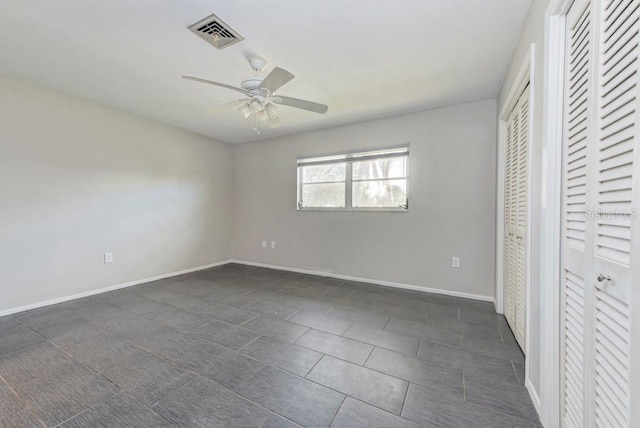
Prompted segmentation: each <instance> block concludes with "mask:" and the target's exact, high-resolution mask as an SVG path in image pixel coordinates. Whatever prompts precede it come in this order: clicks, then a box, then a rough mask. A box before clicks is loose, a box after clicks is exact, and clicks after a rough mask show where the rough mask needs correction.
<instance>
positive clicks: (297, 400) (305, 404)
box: [0, 265, 538, 428]
mask: <svg viewBox="0 0 640 428" xmlns="http://www.w3.org/2000/svg"><path fill="white" fill-rule="evenodd" d="M523 372H524V359H523V356H522V353H521V352H520V350H519V348H518V346H517V345H516V343H515V340H514V338H513V336H512V335H511V333H510V330H509V329H508V327H507V325H506V323H505V320H504V318H503V317H502V316H499V315H496V314H495V313H494V312H493V306H492V305H491V304H489V303H482V302H476V301H470V300H464V299H456V298H451V297H445V296H440V295H433V294H427V293H419V292H411V291H404V290H398V289H391V288H384V287H380V286H377V285H371V284H364V283H355V282H347V281H339V280H334V279H328V278H322V277H314V276H307V275H301V274H294V273H288V272H280V271H274V270H268V269H261V268H254V267H247V266H241V265H226V266H223V267H219V268H215V269H210V270H207V271H201V272H197V273H193V274H189V275H183V276H180V277H175V278H171V279H165V280H161V281H156V282H153V283H148V284H144V285H140V286H136V287H131V288H127V289H123V290H119V291H115V292H111V293H106V294H101V295H97V296H93V297H89V298H84V299H79V300H74V301H70V302H66V303H62V304H59V305H54V306H48V307H46V308H41V309H36V310H33V311H29V312H23V313H20V314H16V315H14V316H8V317H3V318H0V426H1V427H10V426H16V427H17V426H20V427H25V426H26V427H28V426H58V425H61V426H64V427H98V426H125V427H164V426H185V427H186V426H201V427H226V426H242V427H261V426H262V427H286V426H342V427H358V426H363V427H375V426H380V427H416V426H428V427H479V426H486V427H492V428H494V427H509V428H514V427H535V426H537V423H538V418H537V415H536V411H535V410H534V408H533V406H532V404H531V401H530V399H529V396H528V393H527V391H526V389H525V388H524V387H523Z"/></svg>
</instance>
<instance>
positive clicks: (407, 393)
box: [400, 381, 411, 417]
mask: <svg viewBox="0 0 640 428" xmlns="http://www.w3.org/2000/svg"><path fill="white" fill-rule="evenodd" d="M410 387H411V382H409V381H407V390H406V391H405V392H404V398H403V399H402V406H401V407H400V417H402V414H403V413H404V406H406V404H407V397H408V396H409V388H410Z"/></svg>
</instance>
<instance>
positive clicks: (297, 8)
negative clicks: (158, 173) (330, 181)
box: [0, 0, 531, 143]
mask: <svg viewBox="0 0 640 428" xmlns="http://www.w3.org/2000/svg"><path fill="white" fill-rule="evenodd" d="M530 3H531V0H385V1H382V0H349V1H345V0H270V1H264V0H263V1H259V0H217V1H207V0H135V1H133V0H108V1H105V0H56V1H51V0H20V1H4V2H2V6H1V7H0V74H4V75H7V76H9V77H14V78H17V79H21V80H25V81H28V82H32V83H36V84H39V85H42V86H45V87H48V88H51V89H55V90H58V91H61V92H64V93H68V94H72V95H75V96H78V97H81V98H85V99H88V100H91V101H94V102H97V103H100V104H105V105H108V106H112V107H115V108H117V109H120V110H124V111H128V112H132V113H135V114H138V115H141V116H144V117H148V118H151V119H154V120H157V121H161V122H165V123H168V124H171V125H175V126H177V127H180V128H184V129H187V130H190V131H194V132H197V133H200V134H204V135H208V136H210V137H213V138H215V139H217V140H220V141H224V142H229V143H236V142H245V141H251V140H255V139H258V138H267V137H272V136H276V135H285V134H291V133H294V132H300V131H305V130H311V129H318V128H324V127H328V126H335V125H340V124H345V123H350V122H356V121H363V120H369V119H374V118H380V117H385V116H393V115H398V114H403V113H409V112H414V111H419V110H425V109H429V108H434V107H440V106H445V105H452V104H457V103H463V102H470V101H477V100H483V99H489V98H494V97H496V95H497V93H498V90H499V87H500V83H501V81H502V78H503V77H504V74H505V72H506V69H507V66H508V64H509V60H510V58H511V55H512V53H513V49H514V46H515V44H516V41H517V38H518V35H519V32H520V28H521V27H522V24H523V21H524V18H525V16H526V13H527V10H528V8H529V5H530ZM211 13H216V14H217V15H218V16H219V17H220V18H222V19H223V20H225V21H226V23H227V24H229V25H230V26H231V27H232V28H233V29H235V30H236V31H238V32H239V33H240V34H241V35H242V36H243V37H244V38H245V40H244V41H242V42H240V43H237V44H235V45H233V46H230V47H227V48H225V49H223V50H217V49H216V48H214V47H213V46H211V45H209V44H207V43H206V42H204V41H203V40H201V39H200V38H199V37H197V36H196V35H195V34H193V33H191V32H190V31H188V30H187V28H186V27H187V26H188V25H190V24H193V23H194V22H196V21H198V20H200V19H201V18H204V17H205V16H207V15H209V14H211ZM256 55H259V56H261V57H263V58H265V59H266V60H267V61H268V62H269V68H267V70H266V72H267V73H268V72H269V71H270V70H271V67H272V66H275V65H277V66H279V67H282V68H284V69H286V70H289V71H290V72H292V73H293V74H294V75H295V76H296V78H295V79H293V80H292V81H291V82H289V83H288V84H287V85H286V86H284V87H283V88H282V89H281V90H280V91H279V93H280V94H282V95H288V96H292V97H296V98H303V99H307V100H310V101H315V102H319V103H323V104H327V105H328V106H329V112H328V113H327V114H325V115H318V114H316V113H310V112H306V111H303V110H297V109H293V108H289V107H282V108H281V119H282V122H283V126H282V127H280V128H277V129H265V130H263V132H262V135H261V136H260V137H258V136H257V135H256V134H255V133H254V132H253V130H252V122H251V121H249V120H245V119H243V118H242V117H241V116H240V114H239V113H238V112H236V111H234V110H230V111H226V112H223V113H218V114H215V115H211V114H206V113H205V111H206V110H207V109H209V108H211V107H213V106H216V105H220V104H224V103H226V102H228V101H231V100H234V99H237V98H238V96H237V95H239V94H238V93H236V92H233V91H229V90H227V89H223V88H218V87H214V86H209V85H205V84H201V83H196V82H191V81H187V80H183V79H181V78H180V76H181V75H182V74H192V75H197V76H202V77H206V78H210V79H212V80H216V81H220V82H224V83H228V84H231V85H234V86H239V85H240V81H241V80H242V79H243V78H245V77H248V76H251V75H252V73H253V71H252V70H251V68H250V67H249V64H248V63H247V58H248V57H251V56H256Z"/></svg>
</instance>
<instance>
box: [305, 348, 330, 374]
mask: <svg viewBox="0 0 640 428" xmlns="http://www.w3.org/2000/svg"><path fill="white" fill-rule="evenodd" d="M315 352H318V351H315ZM318 353H319V354H322V356H321V357H320V358H318V361H316V362H315V363H314V364H313V366H312V367H311V368H310V369H309V370H308V371H307V373H305V375H304V376H301V377H302V378H303V379H307V376H309V374H310V373H311V372H312V371H313V369H315V368H316V366H317V365H318V364H319V363H320V361H322V359H323V358H324V357H326V356H327V354H324V353H322V352H318Z"/></svg>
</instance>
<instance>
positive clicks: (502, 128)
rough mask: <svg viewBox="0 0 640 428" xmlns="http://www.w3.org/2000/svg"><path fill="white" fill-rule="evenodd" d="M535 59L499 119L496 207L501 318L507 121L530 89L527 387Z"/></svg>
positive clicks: (532, 51)
mask: <svg viewBox="0 0 640 428" xmlns="http://www.w3.org/2000/svg"><path fill="white" fill-rule="evenodd" d="M535 55H536V46H535V43H532V44H531V45H530V46H529V51H528V53H527V54H526V55H525V58H524V60H523V62H522V64H521V65H520V69H519V70H518V74H517V75H516V79H515V81H514V84H513V85H512V87H511V88H510V89H509V93H508V94H507V98H506V100H505V103H504V105H503V107H502V110H501V111H500V112H499V115H498V160H497V165H498V171H497V187H498V188H497V195H496V196H497V198H496V199H497V207H496V221H497V224H496V301H495V306H496V312H498V313H499V314H504V275H503V274H504V270H503V269H504V237H505V235H504V221H505V218H504V209H505V200H504V191H505V188H504V184H505V183H504V180H505V169H506V168H505V167H506V165H505V157H506V145H507V119H508V118H509V115H510V114H511V111H512V110H513V109H514V107H515V106H516V104H517V102H518V100H519V99H520V95H522V93H523V91H524V89H525V88H526V87H527V85H529V89H528V91H529V135H528V139H529V141H528V145H527V230H526V240H525V251H526V269H527V272H526V283H525V289H526V292H525V299H526V302H525V304H526V313H525V335H526V337H525V347H524V348H525V349H524V354H525V382H526V383H529V350H530V349H531V347H530V343H531V322H530V319H531V297H530V296H531V292H530V290H531V254H532V247H531V236H532V234H531V223H532V221H531V220H532V215H531V214H532V207H533V205H532V201H533V198H532V196H533V191H532V184H533V141H534V140H533V138H534V128H535V126H534V118H535V116H534V112H535V110H534V107H535V103H534V101H535V86H534V85H535Z"/></svg>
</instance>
